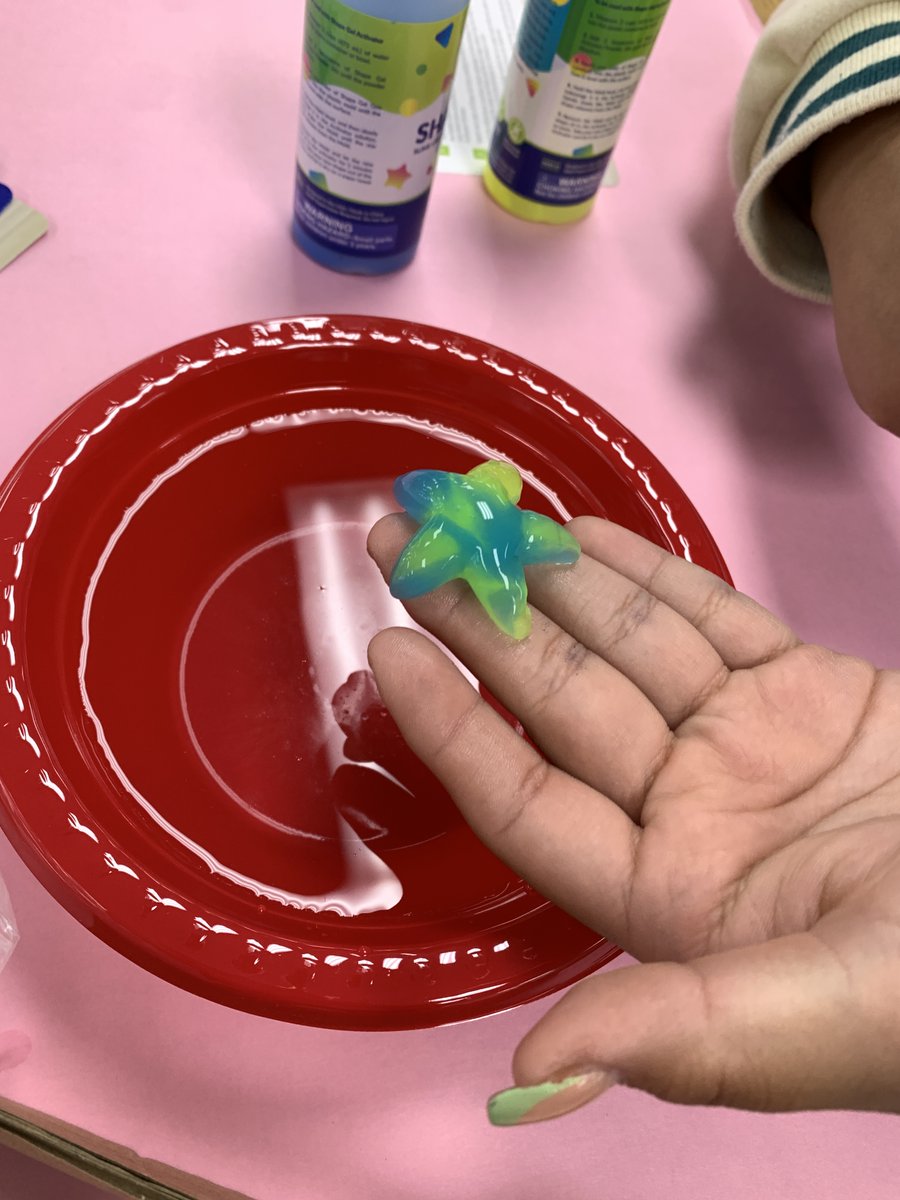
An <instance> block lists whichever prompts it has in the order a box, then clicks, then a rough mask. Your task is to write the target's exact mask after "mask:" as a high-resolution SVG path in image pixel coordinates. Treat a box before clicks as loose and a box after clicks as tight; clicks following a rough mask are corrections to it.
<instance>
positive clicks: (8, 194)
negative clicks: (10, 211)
mask: <svg viewBox="0 0 900 1200" xmlns="http://www.w3.org/2000/svg"><path fill="white" fill-rule="evenodd" d="M12 198H13V194H12V189H11V188H8V187H7V186H6V184H5V183H0V212H3V210H4V208H6V206H7V204H9V203H10V201H11V200H12Z"/></svg>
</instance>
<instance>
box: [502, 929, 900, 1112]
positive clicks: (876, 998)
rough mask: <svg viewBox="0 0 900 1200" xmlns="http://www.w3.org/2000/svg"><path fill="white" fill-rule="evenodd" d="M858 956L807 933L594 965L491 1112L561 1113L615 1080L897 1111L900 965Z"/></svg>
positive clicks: (722, 1100)
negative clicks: (676, 956)
mask: <svg viewBox="0 0 900 1200" xmlns="http://www.w3.org/2000/svg"><path fill="white" fill-rule="evenodd" d="M895 949H896V948H895ZM863 958H864V956H862V955H861V954H856V955H855V960H854V955H853V953H852V952H851V953H849V954H847V955H846V956H845V955H844V954H843V952H842V951H841V949H840V948H839V946H835V947H832V946H831V945H830V944H829V942H828V941H827V940H825V939H824V938H821V937H820V936H819V935H818V934H814V933H804V934H798V935H794V936H790V937H784V938H779V939H777V940H774V941H771V942H766V943H763V944H761V945H758V946H751V947H748V948H746V949H740V950H731V951H727V952H725V953H722V954H715V955H710V956H708V957H705V958H700V959H697V960H695V961H694V962H688V963H653V964H648V965H645V966H633V967H623V968H620V969H618V970H613V971H607V972H604V973H601V974H599V975H596V976H594V977H593V978H591V979H588V980H586V981H585V982H584V983H581V984H579V985H578V986H576V987H575V988H573V989H572V990H571V991H570V992H569V993H568V994H567V995H566V996H565V997H564V998H563V999H562V1000H561V1001H560V1002H559V1003H558V1004H557V1005H556V1006H555V1007H554V1008H552V1009H551V1010H550V1011H549V1012H548V1013H547V1015H546V1016H545V1017H543V1018H542V1020H541V1021H540V1022H539V1023H538V1024H537V1025H536V1026H535V1027H534V1029H532V1030H531V1032H530V1033H529V1034H528V1035H527V1036H526V1037H525V1039H524V1041H523V1042H522V1043H521V1044H520V1046H519V1048H518V1050H517V1051H516V1055H515V1061H514V1065H513V1075H514V1078H515V1080H516V1083H517V1085H518V1086H517V1087H514V1088H509V1089H507V1090H506V1091H503V1092H499V1093H497V1095H495V1096H493V1097H492V1098H491V1100H490V1102H489V1105H488V1113H489V1116H490V1119H491V1121H492V1122H493V1123H494V1124H495V1125H519V1124H524V1123H527V1122H531V1121H540V1120H545V1119H547V1118H549V1117H556V1116H561V1115H562V1114H563V1113H567V1112H571V1111H572V1110H573V1109H575V1108H580V1107H581V1106H582V1105H583V1104H585V1103H587V1101H589V1100H592V1099H594V1098H595V1097H596V1096H598V1095H599V1094H600V1093H601V1092H604V1091H606V1090H607V1089H608V1088H609V1087H611V1086H612V1085H613V1084H616V1083H621V1084H624V1085H626V1086H629V1087H634V1088H640V1089H641V1090H642V1091H647V1092H650V1093H651V1094H652V1095H654V1096H658V1097H660V1098H661V1099H663V1100H671V1101H675V1102H677V1103H681V1104H706V1105H709V1104H720V1105H727V1106H730V1107H734V1108H747V1109H755V1110H759V1111H770V1112H771V1111H789V1110H798V1109H811V1108H860V1109H881V1110H884V1111H892V1112H896V1111H900V1029H898V1022H897V1020H896V1019H895V1018H892V1017H891V1015H890V1008H891V998H892V996H893V995H895V994H896V988H897V984H898V980H897V979H896V978H895V979H893V980H891V979H890V978H888V976H887V971H889V970H890V971H893V972H894V974H895V975H896V974H897V972H896V968H894V967H892V966H889V965H885V966H881V965H880V964H881V963H888V961H889V958H890V956H889V955H887V954H885V955H884V957H883V958H881V957H879V956H872V957H871V958H870V959H869V960H868V964H867V962H866V961H862V959H863ZM879 973H880V974H881V977H880V978H878V977H877V976H878V975H879Z"/></svg>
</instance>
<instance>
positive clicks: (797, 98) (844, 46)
mask: <svg viewBox="0 0 900 1200" xmlns="http://www.w3.org/2000/svg"><path fill="white" fill-rule="evenodd" d="M898 36H900V21H890V22H888V23H887V24H885V25H875V26H873V27H872V28H871V29H864V30H863V31H862V32H861V33H854V34H853V36H852V37H849V38H847V39H846V40H845V41H843V42H841V43H839V45H837V46H835V47H834V49H833V50H829V51H828V53H827V54H824V55H823V56H822V57H821V58H820V59H819V60H818V62H816V63H815V64H814V65H813V66H812V67H810V69H809V70H808V71H807V72H806V74H805V75H804V76H803V77H802V79H800V80H799V82H798V83H797V85H796V87H794V88H793V89H792V91H791V93H790V95H789V96H788V98H787V100H785V102H784V104H783V105H782V106H781V111H780V112H779V114H778V116H777V117H776V118H775V123H774V125H773V126H772V129H771V132H770V133H769V137H768V141H767V142H766V153H767V154H768V152H769V151H770V150H771V149H772V147H773V146H774V145H775V143H776V142H777V141H778V139H779V138H780V137H781V134H782V133H783V131H784V129H785V127H786V126H787V124H788V122H789V121H790V120H791V117H792V116H793V115H794V113H795V112H796V110H797V106H798V105H799V104H800V102H801V101H802V99H803V97H804V96H805V95H806V94H807V93H808V92H809V91H811V90H812V88H814V87H815V85H816V84H817V83H819V81H820V80H822V79H824V78H825V76H826V75H828V74H829V73H830V72H831V71H833V70H834V69H835V67H837V66H840V64H841V63H842V62H844V61H845V59H848V58H851V57H852V56H853V55H854V54H858V53H859V51H860V50H865V49H866V48H867V47H869V46H875V45H877V44H878V43H879V42H884V41H887V40H888V38H892V37H898ZM851 78H852V77H851ZM819 111H821V110H819ZM792 128H794V126H792Z"/></svg>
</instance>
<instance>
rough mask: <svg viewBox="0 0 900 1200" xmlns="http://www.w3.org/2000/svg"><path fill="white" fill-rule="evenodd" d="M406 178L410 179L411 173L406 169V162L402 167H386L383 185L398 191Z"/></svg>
mask: <svg viewBox="0 0 900 1200" xmlns="http://www.w3.org/2000/svg"><path fill="white" fill-rule="evenodd" d="M407 179H412V173H411V172H410V171H408V170H407V167H406V163H404V164H403V166H402V167H388V172H387V179H385V181H384V186H385V187H392V188H396V189H397V190H398V191H399V190H400V188H402V187H403V185H404V183H406V181H407Z"/></svg>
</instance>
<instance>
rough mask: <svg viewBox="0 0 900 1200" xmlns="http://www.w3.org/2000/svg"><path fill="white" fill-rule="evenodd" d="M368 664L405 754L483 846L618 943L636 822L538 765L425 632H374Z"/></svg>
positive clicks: (637, 833)
mask: <svg viewBox="0 0 900 1200" xmlns="http://www.w3.org/2000/svg"><path fill="white" fill-rule="evenodd" d="M369 662H370V664H371V667H372V670H373V672H374V674H375V678H376V680H377V682H378V689H379V691H380V692H381V696H382V699H383V700H384V702H385V704H386V705H387V707H388V709H389V710H390V712H391V714H392V716H393V717H394V720H395V721H396V722H397V725H398V726H399V728H400V732H401V733H402V734H403V736H404V738H405V739H406V741H407V743H408V744H409V746H410V748H411V749H412V750H413V751H414V752H415V753H416V754H417V755H418V756H419V758H421V760H422V761H423V762H424V763H425V765H426V766H427V767H429V768H430V770H431V771H433V772H434V774H435V775H436V776H437V777H438V779H439V780H440V781H441V783H443V785H444V787H445V788H446V789H447V791H448V792H449V793H450V795H451V796H452V797H453V799H454V800H455V802H456V804H457V805H458V807H459V809H460V811H461V812H462V814H463V816H464V817H465V818H466V820H467V822H468V823H469V825H471V827H472V829H473V830H474V831H475V833H476V834H477V835H478V837H479V838H480V839H481V840H482V841H483V842H484V843H485V845H487V846H488V847H489V848H490V849H491V850H493V852H494V853H495V854H496V855H497V857H498V858H501V859H502V860H503V861H504V862H505V863H506V864H507V865H508V866H510V867H511V868H512V869H513V870H514V871H515V872H516V873H517V874H519V875H521V876H522V877H523V878H524V879H526V880H527V881H528V882H529V883H531V884H532V885H533V886H534V887H535V888H537V890H538V891H539V892H541V894H542V895H544V896H546V897H547V898H548V899H550V900H553V901H554V902H555V903H557V904H559V905H560V907H562V908H564V909H565V910H566V911H567V912H569V913H571V914H572V915H573V916H575V917H577V918H578V919H579V920H581V921H583V922H584V923H585V924H587V925H589V926H591V927H593V928H594V929H597V930H598V931H599V932H602V933H603V934H605V935H607V936H610V937H613V938H618V937H619V936H620V935H621V934H622V932H623V931H624V929H625V912H624V898H625V897H626V896H627V895H628V891H629V888H628V884H629V881H630V879H631V875H632V871H633V866H634V847H635V845H636V842H637V839H638V837H639V836H640V831H639V829H638V828H637V826H636V825H635V824H634V822H633V821H632V820H631V819H630V818H629V817H628V816H627V815H626V814H625V813H624V812H623V811H622V810H621V809H620V808H619V807H618V805H616V804H614V803H613V802H612V801H611V800H610V799H608V798H607V797H606V796H603V795H601V794H600V793H599V792H597V791H595V790H594V789H593V788H591V787H588V786H587V785H586V784H584V783H581V782H580V780H577V779H573V778H572V777H571V776H569V775H567V774H565V772H563V771H560V770H558V769H557V768H556V767H554V766H552V765H551V764H550V763H549V762H547V761H546V759H544V758H542V757H541V755H540V754H538V753H537V751H536V750H535V749H534V748H533V747H532V746H530V745H529V744H528V743H527V742H526V741H524V740H523V739H522V738H520V737H519V736H518V735H517V734H516V733H515V732H514V731H513V729H512V728H511V727H510V726H509V725H508V724H507V723H506V721H504V720H503V718H502V717H500V716H499V715H498V714H497V713H496V712H495V711H494V710H493V709H492V708H491V707H490V705H489V704H487V703H486V702H485V701H484V700H483V699H482V698H481V696H480V695H479V694H478V692H476V691H475V689H474V688H473V687H472V686H471V685H470V684H469V683H468V681H467V680H466V679H464V678H463V676H462V675H461V673H460V672H459V671H458V670H457V669H456V667H455V666H454V665H453V664H452V663H451V662H450V660H449V659H448V658H447V656H446V655H445V654H443V653H442V651H441V650H439V649H438V647H437V646H435V645H434V643H432V642H431V641H429V640H428V639H427V638H425V637H423V636H422V635H421V634H418V633H415V632H413V631H412V630H401V629H388V630H385V631H384V632H382V633H379V634H378V635H377V636H376V637H375V638H373V640H372V642H371V643H370V646H369Z"/></svg>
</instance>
